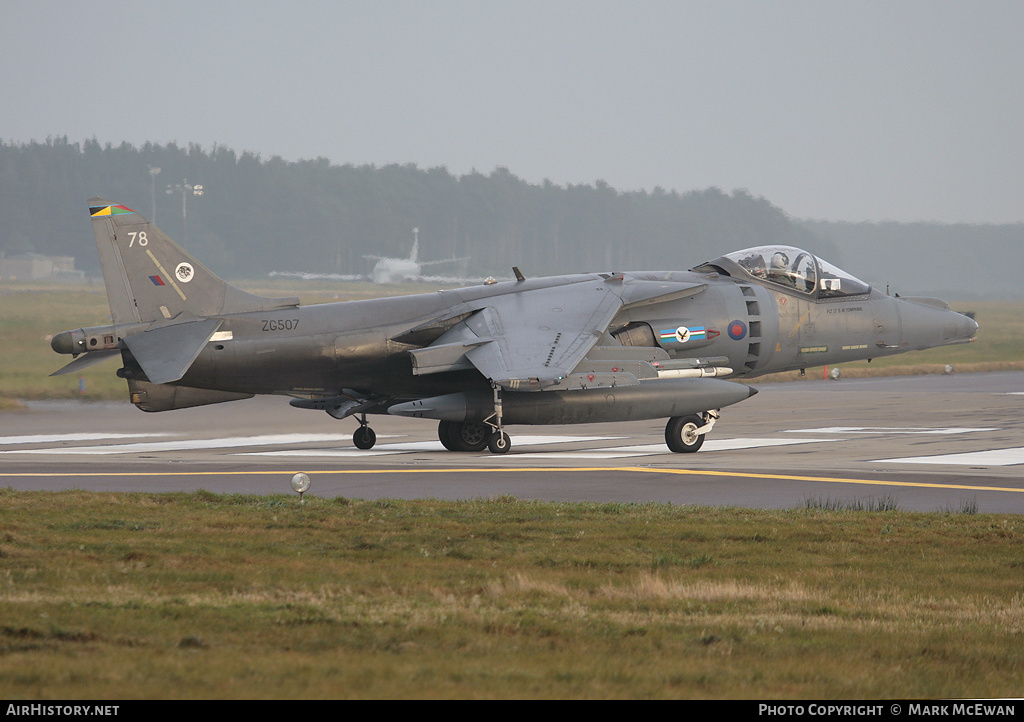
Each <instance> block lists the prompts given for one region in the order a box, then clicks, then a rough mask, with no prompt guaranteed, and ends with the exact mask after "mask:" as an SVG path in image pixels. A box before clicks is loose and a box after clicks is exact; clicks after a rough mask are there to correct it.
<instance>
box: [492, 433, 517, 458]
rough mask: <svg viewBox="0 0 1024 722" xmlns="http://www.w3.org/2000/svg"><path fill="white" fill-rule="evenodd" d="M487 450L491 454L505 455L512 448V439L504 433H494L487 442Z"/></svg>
mask: <svg viewBox="0 0 1024 722" xmlns="http://www.w3.org/2000/svg"><path fill="white" fill-rule="evenodd" d="M487 448H488V449H490V450H491V453H492V454H505V453H507V452H508V450H509V449H511V448H512V439H510V438H508V434H506V433H505V432H504V431H495V432H494V433H493V434H491V440H490V441H488V442H487Z"/></svg>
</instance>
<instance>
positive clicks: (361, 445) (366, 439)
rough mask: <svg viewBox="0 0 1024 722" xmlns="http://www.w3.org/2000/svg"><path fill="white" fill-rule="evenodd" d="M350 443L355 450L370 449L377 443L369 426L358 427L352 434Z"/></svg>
mask: <svg viewBox="0 0 1024 722" xmlns="http://www.w3.org/2000/svg"><path fill="white" fill-rule="evenodd" d="M352 443H353V444H355V445H356V448H357V449H372V448H373V445H374V444H376V443H377V434H375V433H373V429H371V428H370V427H369V426H360V427H359V428H358V429H356V430H355V432H354V433H353V434H352Z"/></svg>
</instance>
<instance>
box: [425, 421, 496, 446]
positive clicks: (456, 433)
mask: <svg viewBox="0 0 1024 722" xmlns="http://www.w3.org/2000/svg"><path fill="white" fill-rule="evenodd" d="M440 435H441V427H440V426H438V436H440ZM490 438H491V427H490V426H488V425H487V424H485V423H483V422H482V421H453V422H451V426H449V427H448V440H449V441H451V444H452V445H451V446H448V447H446V448H449V449H452V450H453V451H483V450H484V449H486V448H487V442H488V441H490ZM441 443H442V444H443V443H444V439H441Z"/></svg>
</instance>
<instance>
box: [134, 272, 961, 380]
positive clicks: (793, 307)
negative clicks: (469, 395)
mask: <svg viewBox="0 0 1024 722" xmlns="http://www.w3.org/2000/svg"><path fill="white" fill-rule="evenodd" d="M704 268H707V269H708V271H707V272H650V273H644V272H638V273H629V274H624V275H625V277H626V279H643V280H651V281H658V282H661V283H663V284H664V285H666V287H671V286H672V285H673V284H678V285H679V286H680V287H685V286H686V285H692V284H695V283H699V284H703V285H705V288H704V290H702V291H701V292H699V293H697V294H695V295H692V296H689V297H686V298H682V299H676V300H670V301H664V302H658V303H653V304H650V305H646V306H640V307H638V308H629V309H626V310H623V311H621V312H620V313H619V314H618V315H617V316H616V317H615V318H614V320H613V321H612V323H611V324H610V325H609V327H608V334H610V335H611V336H612V338H614V339H616V340H615V341H611V343H616V342H619V343H623V345H651V346H655V345H656V346H658V347H660V348H662V349H664V350H665V351H666V352H667V353H668V356H669V357H670V358H672V359H680V358H718V359H720V360H719V361H718V362H716V363H717V365H719V366H725V367H728V368H730V369H732V371H733V373H732V374H731V375H730V376H731V377H732V378H751V377H756V376H760V375H763V374H767V373H773V372H778V371H787V370H792V369H802V368H807V367H811V366H821V365H825V364H836V363H841V362H848V361H855V360H860V359H871V358H878V357H882V356H888V355H892V354H896V353H902V352H904V351H911V350H916V349H923V348H930V347H933V346H939V345H946V344H951V343H962V342H965V341H967V340H969V339H970V338H971V337H972V336H973V335H974V332H975V331H976V329H977V325H976V324H975V323H974V321H973V320H971V319H969V318H967V317H965V316H963V315H961V314H958V313H955V312H953V311H950V310H948V309H946V308H942V307H941V306H940V303H936V302H932V301H930V300H924V301H923V302H919V301H914V300H909V299H900V298H894V297H890V296H887V295H885V294H883V293H880V292H878V291H877V290H874V289H870V290H869V291H868V292H867V293H865V294H860V295H855V296H847V297H842V298H835V299H816V298H813V297H811V296H808V295H807V294H801V293H798V292H796V291H791V290H787V289H785V288H782V287H776V286H774V285H773V284H771V283H767V282H758V281H757V280H756V279H749V278H734V277H730V276H727V275H724V273H722V272H721V271H723V270H726V269H721V268H719V269H717V270H710V268H709V267H707V266H705V267H703V268H702V270H703V269H704ZM599 278H601V276H600V275H599V274H583V275H574V276H555V277H547V278H538V279H528V280H525V281H520V282H500V283H496V284H493V285H484V286H474V287H469V288H460V289H454V290H446V291H438V292H436V293H428V294H419V295H412V296H400V297H393V298H381V299H373V300H363V301H348V302H342V303H330V304H322V305H311V306H295V307H291V308H285V309H277V310H271V311H266V312H255V313H241V314H232V315H226V316H223V317H222V318H223V321H224V322H223V324H222V325H221V327H220V333H219V334H218V336H219V337H220V338H219V339H218V338H217V337H215V339H214V340H211V341H210V342H209V343H208V344H207V345H206V347H205V348H204V349H203V351H202V352H201V353H200V355H199V356H198V358H197V359H196V360H195V362H194V363H193V364H192V366H191V368H190V369H189V370H188V372H187V374H186V375H185V376H184V377H183V378H182V379H181V380H180V381H178V382H176V383H177V384H178V385H181V386H187V387H194V388H200V389H216V390H219V391H226V392H234V393H239V394H287V395H290V396H296V397H309V398H314V397H323V396H333V395H336V394H340V393H342V392H343V390H346V389H352V390H356V391H359V392H361V393H363V394H370V395H381V396H387V397H389V398H392V399H415V398H423V397H428V396H437V395H441V394H446V393H450V392H455V391H465V390H467V389H468V388H480V389H484V390H487V389H489V388H490V387H489V385H488V382H487V380H486V379H484V378H483V377H482V376H481V374H480V373H479V372H477V371H476V370H475V369H465V370H453V371H449V372H446V373H440V374H431V375H415V374H414V373H413V368H412V363H411V360H410V355H409V351H411V350H413V349H417V348H422V347H425V346H428V345H429V344H430V343H431V342H433V341H434V340H436V339H437V338H438V337H439V336H441V334H442V333H444V332H445V331H446V330H447V329H449V328H450V327H451V326H453V325H454V324H455V323H457V322H458V321H459V320H461V319H462V318H464V317H465V316H466V315H467V314H470V313H472V312H474V311H476V310H478V309H479V308H481V307H482V306H483V305H484V304H485V303H486V301H487V299H489V298H492V297H494V296H498V295H501V294H511V293H521V292H528V291H531V290H534V289H538V288H550V287H561V288H563V289H564V296H565V298H564V300H560V301H559V302H558V303H556V304H553V305H552V307H551V308H550V309H549V310H548V313H550V314H557V313H560V312H561V311H562V307H563V306H565V305H567V304H570V303H572V293H573V286H575V285H577V284H579V283H581V282H585V281H592V280H594V279H599ZM544 321H545V318H544V316H538V317H532V318H523V319H521V321H520V322H521V323H522V324H537V325H538V326H540V325H543V324H544ZM678 328H687V329H698V328H702V329H703V336H702V337H701V338H698V337H697V336H698V334H696V333H694V334H691V335H690V338H688V339H687V340H685V341H681V340H680V339H679V336H676V338H673V339H669V338H663V337H662V335H663V334H662V332H663V331H668V330H672V329H678ZM637 329H639V331H638V330H637ZM228 337H229V338H228ZM722 359H727V361H725V360H722ZM129 366H130V364H129ZM128 373H129V377H130V374H131V372H130V371H129V372H128Z"/></svg>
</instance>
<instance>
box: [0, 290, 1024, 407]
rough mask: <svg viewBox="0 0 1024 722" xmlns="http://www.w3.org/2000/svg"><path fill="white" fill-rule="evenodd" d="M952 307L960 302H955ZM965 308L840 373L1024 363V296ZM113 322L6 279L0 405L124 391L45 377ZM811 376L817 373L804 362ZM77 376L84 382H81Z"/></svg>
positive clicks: (0, 304)
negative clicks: (89, 332)
mask: <svg viewBox="0 0 1024 722" xmlns="http://www.w3.org/2000/svg"><path fill="white" fill-rule="evenodd" d="M239 285H240V286H243V287H244V288H245V289H246V290H249V291H253V292H257V293H265V294H268V295H278V296H285V295H289V294H292V293H294V289H295V282H294V280H293V279H268V280H267V281H263V282H259V283H257V282H248V283H240V284H239ZM304 288H305V289H306V290H304V292H303V294H302V296H301V301H302V303H327V302H331V301H338V300H353V299H359V298H371V297H375V296H380V295H385V294H399V293H414V292H417V293H418V292H424V291H429V290H434V289H435V288H436V287H432V286H425V285H415V284H407V285H401V286H394V287H382V286H377V285H374V284H370V283H336V284H331V283H326V282H321V283H320V285H316V284H311V285H306V286H304ZM953 307H954V308H961V306H960V305H956V304H954V306H953ZM962 310H973V311H976V312H977V318H978V322H979V323H980V324H981V330H980V331H979V333H978V340H977V341H976V342H975V343H972V344H964V345H960V346H948V347H945V348H938V349H930V350H928V351H920V352H915V353H911V354H906V355H900V356H892V357H888V358H884V359H877V360H875V361H873V362H871V363H870V364H869V363H867V362H866V361H861V362H857V363H850V364H843V365H841V367H840V369H841V371H842V373H843V375H844V376H848V377H857V376H872V375H893V374H905V373H942V371H943V369H944V368H945V365H946V364H952V365H953V366H954V367H955V368H956V369H957V370H958V371H991V370H1009V369H1020V368H1024V301H1013V302H995V301H984V302H972V303H970V304H967V305H966V306H963V308H962ZM108 323H110V317H109V310H108V307H107V301H106V295H105V293H104V290H103V286H102V284H100V283H97V284H95V285H93V286H77V287H76V286H54V285H52V284H6V285H2V286H0V334H3V338H4V339H5V348H4V352H3V353H2V354H0V409H2V408H5V407H10V406H11V405H13V404H15V403H16V401H15V400H17V399H51V398H81V399H88V400H110V399H123V398H125V396H126V395H127V390H126V386H125V383H124V381H123V380H121V379H119V378H117V377H116V376H115V375H114V371H115V370H116V369H117V361H116V360H110V361H105V362H102V363H99V364H96V365H95V366H92V367H90V368H88V369H86V370H85V371H84V372H82V373H79V374H68V375H65V376H57V377H50V376H49V374H50V373H52V372H53V371H56V370H57V369H59V368H60V367H61V366H63V365H64V364H66V363H67V362H69V361H70V360H71V358H70V357H69V356H60V355H58V354H55V353H54V352H53V351H52V349H51V348H50V337H51V336H52V335H53V334H55V333H58V332H60V331H65V330H70V329H75V328H81V327H85V326H101V325H105V324H108ZM798 376H799V374H798V373H797V372H790V373H787V374H775V375H772V376H765V377H762V378H760V379H754V380H753V381H752V383H755V384H756V383H763V382H766V381H777V380H791V379H795V378H798ZM808 376H809V377H810V378H818V377H819V376H820V373H819V372H818V371H814V370H808ZM80 379H81V382H80Z"/></svg>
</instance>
